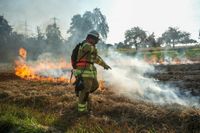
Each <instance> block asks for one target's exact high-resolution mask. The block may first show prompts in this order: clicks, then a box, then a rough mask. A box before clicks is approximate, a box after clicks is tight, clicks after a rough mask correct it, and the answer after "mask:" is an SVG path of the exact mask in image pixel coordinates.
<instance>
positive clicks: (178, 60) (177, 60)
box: [144, 54, 198, 65]
mask: <svg viewBox="0 0 200 133" xmlns="http://www.w3.org/2000/svg"><path fill="white" fill-rule="evenodd" d="M144 61H146V62H147V63H149V64H156V65H160V64H163V65H178V64H193V63H198V61H196V62H195V61H191V60H189V59H187V58H186V57H183V58H178V57H174V58H172V57H168V59H165V58H160V59H159V58H158V57H157V56H156V55H152V56H150V57H147V55H146V54H144Z"/></svg>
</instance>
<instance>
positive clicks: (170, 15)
mask: <svg viewBox="0 0 200 133" xmlns="http://www.w3.org/2000/svg"><path fill="white" fill-rule="evenodd" d="M96 7H98V8H100V9H101V11H102V13H103V14H104V15H105V16H106V18H107V22H108V25H109V28H110V32H109V34H108V39H107V43H115V42H119V41H123V40H124V32H125V31H126V30H127V29H130V28H132V27H135V26H140V27H142V28H143V29H144V30H146V31H148V32H149V34H150V33H152V32H155V35H156V36H159V35H160V34H162V33H163V32H164V31H165V30H166V29H167V28H168V27H169V26H173V27H179V28H180V29H181V30H184V31H188V32H190V33H191V34H192V38H194V39H197V38H198V31H199V29H200V0H0V15H4V17H5V18H6V19H7V20H8V21H9V23H10V24H11V25H12V26H13V27H14V30H17V31H24V23H25V20H26V21H27V24H28V29H29V30H30V31H29V34H31V33H35V32H36V26H40V27H41V28H43V30H44V28H45V27H46V25H47V24H50V23H52V22H53V20H52V18H53V17H54V16H56V17H57V18H58V20H57V22H58V24H59V26H60V28H61V31H62V35H63V37H64V38H67V34H66V31H67V30H68V28H69V26H70V22H71V18H72V16H73V15H75V14H83V13H84V12H85V11H92V10H93V9H94V8H96Z"/></svg>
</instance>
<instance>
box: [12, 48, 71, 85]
mask: <svg viewBox="0 0 200 133" xmlns="http://www.w3.org/2000/svg"><path fill="white" fill-rule="evenodd" d="M26 56H27V51H26V50H25V49H24V48H20V49H19V58H18V59H17V60H16V61H15V64H16V66H15V74H16V75H17V76H19V77H21V78H22V79H25V80H34V81H49V82H55V83H57V82H61V83H69V79H68V78H67V77H65V76H61V77H56V78H55V77H52V76H41V75H39V74H37V72H40V71H45V70H48V69H69V68H70V64H67V62H66V61H65V60H63V59H62V60H60V62H56V63H55V62H50V61H43V62H39V63H35V64H34V63H33V64H34V65H33V64H32V65H29V64H28V63H27V62H26Z"/></svg>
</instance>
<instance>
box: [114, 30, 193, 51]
mask: <svg viewBox="0 0 200 133" xmlns="http://www.w3.org/2000/svg"><path fill="white" fill-rule="evenodd" d="M190 36H191V34H190V33H189V32H186V31H181V30H180V29H179V28H177V27H169V28H168V29H167V30H166V31H165V32H164V33H163V34H162V35H161V37H158V38H155V35H154V33H151V34H150V35H147V32H146V31H144V30H143V29H142V28H140V27H133V28H131V29H129V30H127V31H126V32H125V40H124V42H119V43H116V44H115V45H116V47H117V48H133V47H134V48H135V49H136V50H137V49H138V48H147V47H161V44H165V46H167V47H168V46H170V47H171V46H172V47H173V48H174V47H175V45H176V44H178V43H181V44H188V43H197V41H196V40H194V39H191V37H190Z"/></svg>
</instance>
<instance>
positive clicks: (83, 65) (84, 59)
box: [74, 30, 111, 112]
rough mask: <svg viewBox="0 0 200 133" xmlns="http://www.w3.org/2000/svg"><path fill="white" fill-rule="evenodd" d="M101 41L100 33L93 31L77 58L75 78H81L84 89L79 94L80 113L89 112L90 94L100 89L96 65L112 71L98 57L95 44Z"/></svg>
mask: <svg viewBox="0 0 200 133" xmlns="http://www.w3.org/2000/svg"><path fill="white" fill-rule="evenodd" d="M98 41H99V33H98V32H97V31H94V30H93V31H91V32H89V34H88V35H87V37H86V40H85V41H84V44H83V45H82V46H81V47H80V48H79V51H78V58H77V64H76V65H77V68H76V69H75V70H74V75H75V77H78V78H79V81H80V82H79V84H82V85H81V86H82V88H81V90H80V91H79V93H78V98H79V101H78V112H88V110H89V108H88V107H89V105H88V104H89V94H90V93H92V92H94V91H95V90H97V88H98V87H99V84H98V81H97V70H96V67H95V66H94V63H96V64H98V65H100V66H102V67H104V69H106V70H108V69H111V67H110V66H109V65H107V64H106V63H105V62H104V61H103V59H102V58H101V57H100V56H98V53H97V49H96V47H95V44H97V43H98Z"/></svg>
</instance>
